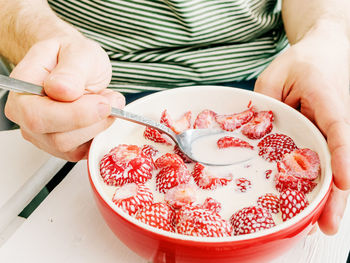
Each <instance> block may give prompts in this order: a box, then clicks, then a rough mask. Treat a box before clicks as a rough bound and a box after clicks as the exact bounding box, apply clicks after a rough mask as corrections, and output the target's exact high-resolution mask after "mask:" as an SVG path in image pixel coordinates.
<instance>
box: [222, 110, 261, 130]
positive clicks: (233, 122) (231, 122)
mask: <svg viewBox="0 0 350 263" xmlns="http://www.w3.org/2000/svg"><path fill="white" fill-rule="evenodd" d="M253 115H254V110H253V109H252V108H250V109H248V110H245V111H243V112H240V113H235V114H227V115H216V116H215V120H216V122H217V123H219V125H220V127H221V128H222V129H223V130H225V131H234V130H236V129H238V128H240V127H241V126H242V125H244V124H246V123H247V122H249V121H250V120H251V119H252V118H253Z"/></svg>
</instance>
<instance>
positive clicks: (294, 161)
mask: <svg viewBox="0 0 350 263" xmlns="http://www.w3.org/2000/svg"><path fill="white" fill-rule="evenodd" d="M277 168H278V171H279V172H280V173H287V174H290V175H293V176H295V177H297V178H300V179H308V180H314V179H316V178H317V177H318V176H319V175H320V172H321V167H320V159H319V157H318V154H317V153H316V152H314V151H312V150H310V149H307V148H305V149H295V150H294V151H292V152H290V153H287V154H285V155H284V156H283V159H282V160H281V162H280V163H278V166H277Z"/></svg>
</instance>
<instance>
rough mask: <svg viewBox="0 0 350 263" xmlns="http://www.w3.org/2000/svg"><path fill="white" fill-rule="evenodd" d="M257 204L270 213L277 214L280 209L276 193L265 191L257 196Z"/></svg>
mask: <svg viewBox="0 0 350 263" xmlns="http://www.w3.org/2000/svg"><path fill="white" fill-rule="evenodd" d="M257 202H258V205H260V206H261V207H263V208H265V209H266V210H268V211H269V212H270V213H273V214H277V213H278V212H279V211H280V199H279V197H278V196H277V195H275V194H272V193H267V194H264V195H262V196H260V197H259V198H258V201H257Z"/></svg>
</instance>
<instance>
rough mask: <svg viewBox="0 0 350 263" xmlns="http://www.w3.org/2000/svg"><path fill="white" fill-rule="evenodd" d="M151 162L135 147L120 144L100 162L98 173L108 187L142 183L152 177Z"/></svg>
mask: <svg viewBox="0 0 350 263" xmlns="http://www.w3.org/2000/svg"><path fill="white" fill-rule="evenodd" d="M152 170H153V161H152V159H151V158H150V157H149V156H147V155H145V154H144V153H143V152H142V151H141V148H140V147H138V146H136V145H127V144H120V145H118V146H117V147H115V148H113V149H112V150H111V151H110V152H109V153H108V154H106V155H105V156H104V157H103V158H102V160H101V161H100V173H101V176H102V178H103V180H104V182H105V183H106V184H108V185H114V186H121V185H123V184H125V183H133V182H134V183H144V182H146V181H147V180H148V179H150V178H151V177H152Z"/></svg>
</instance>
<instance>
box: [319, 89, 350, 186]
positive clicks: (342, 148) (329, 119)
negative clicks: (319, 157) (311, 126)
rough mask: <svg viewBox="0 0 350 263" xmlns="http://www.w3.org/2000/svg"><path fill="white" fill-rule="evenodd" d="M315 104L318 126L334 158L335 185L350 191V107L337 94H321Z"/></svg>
mask: <svg viewBox="0 0 350 263" xmlns="http://www.w3.org/2000/svg"><path fill="white" fill-rule="evenodd" d="M317 100H318V101H319V102H318V103H316V102H315V103H314V104H315V113H314V115H315V120H316V123H317V126H318V127H319V128H320V130H321V131H322V133H323V134H324V135H325V136H326V137H327V143H328V147H329V150H330V153H331V157H332V170H333V174H334V183H335V185H336V186H337V187H338V188H339V189H341V190H348V189H350V169H349V167H350V136H349V134H350V110H349V108H350V105H348V104H346V101H345V100H342V99H341V98H339V96H337V95H336V94H329V95H328V94H320V95H319V96H318V98H317Z"/></svg>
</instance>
